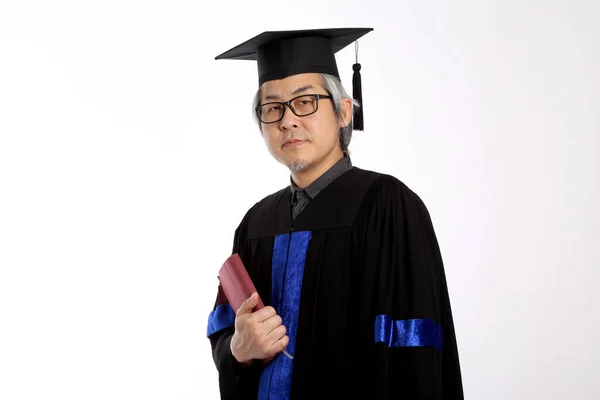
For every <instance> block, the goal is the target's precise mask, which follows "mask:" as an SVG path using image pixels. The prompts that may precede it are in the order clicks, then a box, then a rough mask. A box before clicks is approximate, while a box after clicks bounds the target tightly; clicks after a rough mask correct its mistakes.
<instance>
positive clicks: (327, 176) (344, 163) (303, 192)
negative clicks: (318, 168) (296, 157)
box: [290, 156, 352, 219]
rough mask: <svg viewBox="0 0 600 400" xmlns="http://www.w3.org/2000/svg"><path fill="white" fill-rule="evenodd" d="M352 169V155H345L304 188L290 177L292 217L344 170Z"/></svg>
mask: <svg viewBox="0 0 600 400" xmlns="http://www.w3.org/2000/svg"><path fill="white" fill-rule="evenodd" d="M350 169H352V161H351V160H350V157H347V156H346V157H343V158H342V159H341V160H339V161H338V162H337V163H335V164H334V165H333V166H332V167H331V168H329V169H328V170H327V172H325V173H324V174H323V175H321V176H320V177H318V178H317V179H316V180H315V181H314V182H313V183H311V184H310V185H309V186H307V187H306V188H304V189H301V188H299V187H298V186H297V185H296V184H295V183H294V180H293V179H292V178H291V177H290V188H291V190H292V218H294V219H295V218H296V217H297V216H298V214H300V213H301V212H302V210H304V207H306V205H307V204H308V203H310V201H311V200H312V199H314V198H315V197H316V196H317V195H318V194H319V192H321V190H323V189H325V188H326V187H327V186H328V185H329V184H330V183H331V182H333V181H334V180H335V179H336V178H338V177H339V176H340V175H342V174H343V173H344V172H346V171H348V170H350Z"/></svg>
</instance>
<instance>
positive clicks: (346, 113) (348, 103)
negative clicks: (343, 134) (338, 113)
mask: <svg viewBox="0 0 600 400" xmlns="http://www.w3.org/2000/svg"><path fill="white" fill-rule="evenodd" d="M341 105H342V119H341V121H340V128H343V127H345V126H348V124H349V123H350V122H351V121H352V100H351V99H349V98H347V97H346V98H344V99H342V104H341Z"/></svg>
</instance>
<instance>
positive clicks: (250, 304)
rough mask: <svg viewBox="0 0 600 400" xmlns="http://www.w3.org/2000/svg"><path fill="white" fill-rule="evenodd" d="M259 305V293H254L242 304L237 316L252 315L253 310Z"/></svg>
mask: <svg viewBox="0 0 600 400" xmlns="http://www.w3.org/2000/svg"><path fill="white" fill-rule="evenodd" d="M257 304H258V293H256V292H254V293H252V296H250V297H248V298H247V299H246V300H244V302H243V303H242V305H241V307H240V309H239V310H238V312H237V315H244V314H250V313H252V309H253V308H254V307H256V305H257Z"/></svg>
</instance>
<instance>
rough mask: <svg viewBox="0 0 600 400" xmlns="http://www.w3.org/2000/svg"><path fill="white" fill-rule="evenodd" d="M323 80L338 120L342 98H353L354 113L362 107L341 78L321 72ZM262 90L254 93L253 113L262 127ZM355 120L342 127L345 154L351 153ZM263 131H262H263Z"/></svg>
mask: <svg viewBox="0 0 600 400" xmlns="http://www.w3.org/2000/svg"><path fill="white" fill-rule="evenodd" d="M320 75H321V80H322V83H323V88H324V89H325V91H327V93H328V94H329V95H330V96H331V97H332V99H331V101H332V103H333V110H334V112H335V116H336V118H337V119H338V120H342V100H343V99H345V98H348V99H351V100H352V114H353V115H354V108H357V107H360V104H359V103H358V101H356V100H355V99H353V98H352V97H351V96H350V95H348V92H346V89H344V86H343V85H342V82H341V81H340V79H339V78H337V77H335V76H333V75H329V74H320ZM260 99H261V92H260V88H259V89H258V90H257V91H256V94H255V95H254V100H253V101H252V115H253V116H254V120H255V121H256V123H257V124H258V126H259V127H260V120H259V119H258V115H257V114H256V107H258V105H259V104H260ZM353 126H354V125H353V122H352V120H350V123H349V124H348V125H346V126H344V127H342V128H340V132H339V138H340V147H341V148H342V152H343V153H344V154H345V155H350V151H349V150H348V147H349V146H350V141H351V140H352V131H353ZM261 133H262V132H261Z"/></svg>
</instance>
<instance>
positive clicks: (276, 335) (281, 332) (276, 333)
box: [265, 325, 287, 344]
mask: <svg viewBox="0 0 600 400" xmlns="http://www.w3.org/2000/svg"><path fill="white" fill-rule="evenodd" d="M286 333H287V329H286V327H285V326H283V325H279V326H278V327H277V328H275V329H273V330H272V331H270V332H269V333H267V335H266V337H265V340H266V341H267V343H271V344H273V343H275V342H277V341H278V340H280V339H281V338H283V337H284V336H286Z"/></svg>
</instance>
